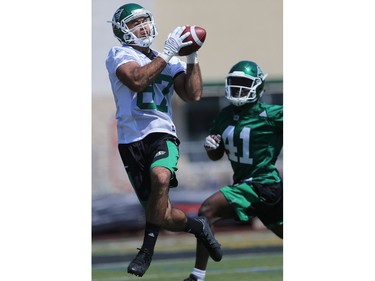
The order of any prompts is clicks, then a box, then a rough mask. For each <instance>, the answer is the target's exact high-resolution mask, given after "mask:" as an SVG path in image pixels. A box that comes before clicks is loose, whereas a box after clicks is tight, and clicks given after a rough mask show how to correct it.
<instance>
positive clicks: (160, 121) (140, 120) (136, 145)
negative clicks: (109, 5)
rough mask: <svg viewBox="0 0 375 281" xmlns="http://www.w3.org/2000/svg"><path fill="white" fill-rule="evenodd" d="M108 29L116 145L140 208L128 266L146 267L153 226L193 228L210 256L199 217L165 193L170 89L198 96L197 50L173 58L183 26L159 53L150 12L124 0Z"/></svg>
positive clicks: (169, 179) (174, 157)
mask: <svg viewBox="0 0 375 281" xmlns="http://www.w3.org/2000/svg"><path fill="white" fill-rule="evenodd" d="M111 23H112V29H113V33H114V35H115V37H116V38H117V39H118V40H119V41H120V43H121V46H116V47H113V48H111V50H110V51H109V54H108V57H107V60H106V67H107V70H108V73H109V79H110V82H111V87H112V92H113V95H114V99H115V103H116V108H117V111H116V119H117V134H118V148H119V153H120V155H121V158H122V161H123V164H124V166H125V169H126V172H127V174H128V177H129V180H130V182H131V184H132V186H133V188H134V190H135V192H136V194H137V196H138V199H139V201H140V203H141V204H142V206H143V207H144V209H145V213H146V225H145V233H144V239H143V244H142V247H141V248H140V249H139V252H138V254H137V255H136V257H135V258H134V259H133V260H132V261H131V262H130V264H129V266H128V272H129V273H131V274H134V275H137V276H143V274H144V273H145V272H146V270H147V269H148V267H149V266H150V263H151V260H152V255H153V252H154V247H155V243H156V240H157V237H158V234H159V230H160V229H161V228H163V229H166V230H169V231H185V232H189V233H192V234H194V235H195V236H196V237H197V239H198V241H201V242H202V243H203V244H204V245H205V247H206V248H207V250H208V252H209V253H210V256H211V258H212V259H213V260H215V261H220V260H221V258H222V251H221V246H220V244H219V243H218V242H217V240H216V239H215V238H214V236H213V234H212V232H211V229H210V226H209V223H208V220H207V218H205V217H196V218H189V217H187V216H186V215H185V214H184V213H183V212H182V211H181V210H179V209H175V208H172V206H171V202H170V200H169V196H168V192H169V188H170V187H176V186H177V184H178V182H177V178H176V171H177V162H178V159H179V151H178V145H179V140H178V138H177V134H176V128H175V125H174V123H173V121H172V106H171V99H172V95H173V93H174V91H175V92H176V93H177V95H178V96H179V97H180V98H181V99H182V100H184V101H186V102H195V101H199V100H200V98H201V96H202V76H201V71H200V67H199V63H198V59H197V54H196V52H195V53H192V54H190V55H188V56H187V60H186V61H187V62H186V63H185V62H183V61H181V60H180V59H179V58H177V57H176V55H178V52H179V50H180V49H181V48H182V47H184V46H188V45H190V44H191V43H192V42H191V41H189V42H183V40H184V39H185V38H187V36H189V33H186V34H184V35H181V34H182V32H183V30H184V28H185V27H184V26H182V27H177V28H176V29H175V30H174V31H173V32H171V33H170V34H169V36H168V38H167V40H166V41H165V45H164V49H163V51H162V52H161V53H159V52H157V51H156V50H153V49H151V48H150V45H151V43H152V41H153V39H154V38H155V36H156V35H157V29H156V25H155V22H154V18H153V16H152V14H151V13H150V12H149V11H148V10H146V9H145V8H143V7H142V6H140V5H138V4H135V3H130V4H125V5H123V6H121V7H120V8H118V9H117V10H116V12H115V14H114V15H113V18H112V21H111Z"/></svg>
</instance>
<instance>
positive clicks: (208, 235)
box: [195, 217, 223, 261]
mask: <svg viewBox="0 0 375 281" xmlns="http://www.w3.org/2000/svg"><path fill="white" fill-rule="evenodd" d="M195 220H198V221H200V222H201V223H202V224H203V230H202V232H201V233H199V234H197V235H195V237H197V239H198V241H200V242H201V243H202V244H203V245H204V246H205V247H206V249H207V251H208V253H209V254H210V257H211V258H212V259H213V260H214V261H221V258H222V257H223V252H222V251H221V245H220V244H219V242H218V241H217V240H216V239H215V236H214V234H213V233H212V231H211V228H210V225H209V222H208V219H207V218H206V217H197V218H195Z"/></svg>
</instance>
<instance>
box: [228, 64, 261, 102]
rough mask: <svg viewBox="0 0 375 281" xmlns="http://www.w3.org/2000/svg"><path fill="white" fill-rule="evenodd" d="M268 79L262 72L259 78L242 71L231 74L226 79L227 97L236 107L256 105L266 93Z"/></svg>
mask: <svg viewBox="0 0 375 281" xmlns="http://www.w3.org/2000/svg"><path fill="white" fill-rule="evenodd" d="M259 70H260V69H259ZM266 77H267V74H265V75H263V73H262V72H261V71H259V75H258V77H254V76H251V75H249V74H246V73H245V72H242V71H233V72H230V73H229V74H228V75H227V77H226V79H225V97H226V98H227V99H228V100H229V101H230V102H231V103H232V104H233V105H235V106H242V105H244V104H246V103H254V102H256V101H257V100H258V99H259V98H260V97H261V96H262V94H263V92H264V89H263V88H264V80H265V79H266Z"/></svg>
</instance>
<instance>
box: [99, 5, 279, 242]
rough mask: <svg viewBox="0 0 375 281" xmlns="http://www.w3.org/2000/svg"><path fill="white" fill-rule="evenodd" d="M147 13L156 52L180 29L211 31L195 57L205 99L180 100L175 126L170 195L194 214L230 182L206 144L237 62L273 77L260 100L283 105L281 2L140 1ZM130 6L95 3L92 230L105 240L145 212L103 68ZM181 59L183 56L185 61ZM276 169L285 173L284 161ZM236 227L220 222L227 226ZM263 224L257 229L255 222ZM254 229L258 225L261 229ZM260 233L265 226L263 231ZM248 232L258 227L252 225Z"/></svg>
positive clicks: (136, 225)
mask: <svg viewBox="0 0 375 281" xmlns="http://www.w3.org/2000/svg"><path fill="white" fill-rule="evenodd" d="M135 2H136V3H138V4H140V5H141V6H143V7H145V8H146V9H148V10H150V11H151V12H152V13H153V15H154V18H155V21H156V25H157V28H158V32H159V35H158V36H157V38H156V39H155V41H154V43H153V45H152V46H151V47H152V48H153V49H156V50H158V51H161V50H162V49H163V46H164V41H165V39H166V37H167V36H168V34H169V33H170V32H171V31H173V29H174V28H175V27H177V26H181V25H187V24H189V25H199V26H202V27H204V28H205V29H206V31H207V37H206V41H205V44H204V45H203V47H202V48H201V49H200V50H199V52H198V57H199V62H200V65H201V70H202V76H203V82H204V94H203V98H202V100H201V101H200V102H198V103H195V104H185V103H184V102H182V101H181V100H180V99H179V97H178V96H177V95H176V96H175V98H174V100H173V111H174V122H175V124H176V127H177V134H178V136H179V138H180V140H181V146H180V153H181V158H180V161H179V170H178V172H177V177H178V179H179V187H178V188H177V189H174V190H171V192H170V196H171V199H172V201H173V203H174V204H175V206H176V207H178V208H181V209H183V210H184V211H185V212H187V213H188V214H191V215H194V214H196V212H197V210H198V208H199V205H200V203H201V202H202V201H203V200H204V199H205V198H206V197H208V196H209V195H210V194H212V193H213V192H214V191H215V190H217V189H218V188H219V187H221V186H223V185H226V184H229V183H231V182H232V172H231V168H230V165H229V162H228V160H227V159H226V157H223V159H222V160H220V161H217V162H212V161H209V159H208V157H207V156H206V153H205V151H204V149H203V142H204V138H205V137H206V135H207V133H208V129H209V127H210V125H211V122H212V120H213V118H214V117H215V116H216V114H217V113H218V112H219V110H220V109H221V108H222V107H224V106H226V105H227V104H228V102H227V101H226V99H225V98H224V78H225V76H226V74H227V72H228V71H229V69H230V68H231V66H232V65H233V64H235V63H236V62H238V61H240V60H253V61H255V62H257V63H258V64H259V65H260V67H261V68H262V69H263V71H264V72H265V73H268V77H267V83H266V93H265V94H264V95H263V100H265V101H266V102H269V103H274V104H282V103H283V1H280V0H236V1H214V0H206V1H198V0H190V1H176V0H152V1H151V0H142V1H135ZM125 3H127V2H124V1H117V0H114V1H104V0H92V199H93V201H92V211H93V212H92V231H93V237H94V238H97V237H100V236H101V235H103V234H111V233H119V232H124V231H136V230H139V229H141V228H143V225H144V217H143V211H142V209H141V207H140V205H139V203H138V201H137V198H136V197H135V195H134V193H133V189H132V187H131V185H130V183H129V180H128V178H127V176H126V173H125V170H124V168H123V165H122V162H121V159H120V157H119V155H118V151H117V136H116V127H115V124H116V123H115V122H116V121H115V105H114V100H113V96H112V92H111V87H110V83H109V80H108V76H107V71H106V68H105V59H106V56H107V53H108V51H109V49H110V48H111V47H112V46H114V45H118V44H119V42H118V41H117V39H116V38H115V37H114V36H113V33H112V28H111V24H109V23H107V22H106V21H107V20H111V18H112V15H113V13H114V12H115V10H116V9H117V8H118V7H120V6H121V5H123V4H125ZM182 59H184V57H182ZM277 166H278V168H279V170H280V172H281V173H282V172H283V166H282V154H281V155H280V157H279V160H278V162H277ZM233 223H234V222H228V223H223V227H224V226H226V227H228V226H231V225H232V224H233ZM258 223H259V222H258ZM258 223H256V224H258ZM258 226H259V227H261V225H258ZM249 227H252V228H254V227H255V226H254V225H251V226H249Z"/></svg>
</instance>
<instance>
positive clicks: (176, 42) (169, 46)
mask: <svg viewBox="0 0 375 281" xmlns="http://www.w3.org/2000/svg"><path fill="white" fill-rule="evenodd" d="M184 30H185V26H179V27H177V28H176V29H175V30H174V31H173V32H172V33H169V35H168V38H167V40H166V41H165V44H164V50H163V52H162V53H161V54H160V55H159V56H160V57H161V58H162V59H164V60H165V62H167V63H168V62H169V61H170V59H171V58H172V57H173V56H176V55H178V52H179V51H180V49H181V48H183V47H186V46H189V45H191V44H193V41H187V42H183V41H184V40H185V39H186V38H187V37H189V35H190V32H187V33H185V34H183V35H181V34H182V32H183V31H184Z"/></svg>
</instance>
